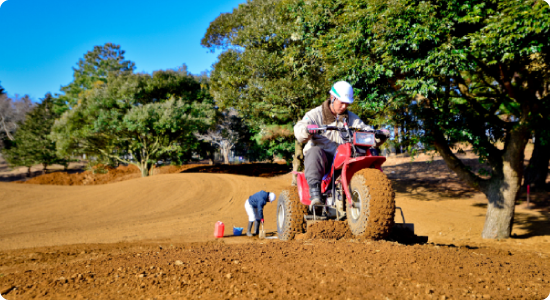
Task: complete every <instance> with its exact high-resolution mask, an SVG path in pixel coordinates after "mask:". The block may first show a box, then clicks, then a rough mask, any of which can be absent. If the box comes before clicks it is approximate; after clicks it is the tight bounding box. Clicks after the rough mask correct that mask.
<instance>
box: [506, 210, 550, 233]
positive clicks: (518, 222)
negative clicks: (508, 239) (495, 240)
mask: <svg viewBox="0 0 550 300" xmlns="http://www.w3.org/2000/svg"><path fill="white" fill-rule="evenodd" d="M540 213H541V216H533V215H528V214H525V213H518V212H516V213H515V214H514V226H515V227H516V228H520V229H522V230H525V231H527V233H525V234H521V235H514V236H513V237H512V238H515V239H527V238H530V237H534V236H550V212H548V211H541V212H540Z"/></svg>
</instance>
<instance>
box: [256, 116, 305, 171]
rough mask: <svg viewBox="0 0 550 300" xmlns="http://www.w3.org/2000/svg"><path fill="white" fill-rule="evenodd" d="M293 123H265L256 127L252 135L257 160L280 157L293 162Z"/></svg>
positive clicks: (288, 162)
mask: <svg viewBox="0 0 550 300" xmlns="http://www.w3.org/2000/svg"><path fill="white" fill-rule="evenodd" d="M292 127H293V126H292V123H289V124H284V125H263V126H261V127H259V128H254V129H253V130H252V133H255V134H254V135H253V136H252V140H253V141H254V143H253V145H252V147H253V148H252V149H253V150H254V153H256V155H255V157H254V158H255V159H256V160H272V159H273V158H274V157H279V158H282V159H284V160H286V162H287V164H290V163H291V162H292V156H293V155H294V143H295V142H294V140H295V138H294V134H293V131H292Z"/></svg>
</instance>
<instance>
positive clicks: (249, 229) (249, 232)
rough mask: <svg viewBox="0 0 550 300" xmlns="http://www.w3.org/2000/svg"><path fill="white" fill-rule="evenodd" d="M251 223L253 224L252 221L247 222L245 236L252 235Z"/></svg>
mask: <svg viewBox="0 0 550 300" xmlns="http://www.w3.org/2000/svg"><path fill="white" fill-rule="evenodd" d="M252 225H254V222H248V229H247V230H246V235H247V236H252Z"/></svg>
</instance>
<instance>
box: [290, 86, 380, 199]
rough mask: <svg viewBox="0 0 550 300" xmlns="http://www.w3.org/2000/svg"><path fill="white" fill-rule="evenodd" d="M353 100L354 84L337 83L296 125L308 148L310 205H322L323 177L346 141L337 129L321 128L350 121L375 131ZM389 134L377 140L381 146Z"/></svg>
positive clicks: (352, 124)
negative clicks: (355, 108)
mask: <svg viewBox="0 0 550 300" xmlns="http://www.w3.org/2000/svg"><path fill="white" fill-rule="evenodd" d="M352 103H353V87H352V86H351V85H350V84H349V83H347V82H345V81H338V82H336V83H335V84H334V85H333V86H332V88H331V90H330V97H329V99H328V100H326V101H325V102H323V104H322V105H321V106H318V107H316V108H314V109H312V110H310V111H309V112H307V113H306V115H305V116H304V118H303V119H302V120H300V121H299V122H298V123H297V124H296V125H295V126H294V135H295V136H296V139H297V140H298V141H299V142H300V143H306V142H307V145H306V146H305V147H304V156H305V159H304V165H305V171H304V173H305V177H306V180H307V183H308V186H309V194H310V199H311V204H310V208H311V207H312V206H314V205H318V204H321V180H322V179H323V176H324V175H325V174H326V173H327V171H328V170H330V166H331V164H332V161H333V159H334V155H335V152H336V148H337V147H338V145H340V144H342V143H344V141H343V140H342V137H341V136H340V134H339V132H337V131H325V132H323V133H321V132H319V129H318V127H319V126H323V125H332V126H340V127H341V126H343V125H344V124H343V122H344V120H347V122H348V126H350V127H357V128H362V129H365V130H373V129H372V127H370V126H368V125H366V124H365V123H363V121H361V119H359V117H358V116H357V115H356V114H354V113H352V112H350V111H348V110H347V108H348V106H349V105H350V104H352ZM383 133H384V134H385V137H383V138H382V139H380V138H379V139H377V140H376V144H377V145H381V144H382V143H383V142H384V141H385V140H386V139H387V138H388V136H389V132H388V131H387V130H385V131H383Z"/></svg>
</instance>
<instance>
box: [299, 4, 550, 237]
mask: <svg viewBox="0 0 550 300" xmlns="http://www.w3.org/2000/svg"><path fill="white" fill-rule="evenodd" d="M292 6H294V7H295V9H298V8H299V9H301V10H302V11H303V13H302V19H301V21H300V25H301V26H302V28H303V29H302V32H301V33H300V34H301V35H304V36H309V37H311V39H312V44H313V45H314V46H313V47H311V52H312V54H311V55H315V56H320V57H323V58H324V60H325V64H324V66H325V68H326V70H327V73H329V74H330V76H331V77H333V78H334V77H344V76H345V77H346V78H348V80H350V81H352V83H354V87H356V88H358V89H357V93H358V95H357V96H358V100H359V102H358V105H360V106H361V107H363V108H365V109H369V108H377V107H378V108H380V107H386V106H387V107H400V106H403V107H407V108H408V109H409V110H410V111H411V113H412V114H414V115H415V116H417V117H418V118H419V120H420V121H421V124H422V126H423V127H424V130H425V133H424V135H423V136H422V139H423V142H425V143H426V144H429V145H432V146H433V147H434V148H435V149H436V150H437V151H438V152H439V153H440V154H441V155H442V157H443V159H444V160H445V162H446V163H447V165H448V166H449V168H450V169H451V170H453V171H455V172H456V173H457V174H458V176H459V177H460V178H461V179H462V180H464V181H465V182H467V183H468V184H470V185H471V186H473V187H474V188H476V189H478V190H480V191H482V192H483V193H484V194H485V195H486V196H487V198H488V208H487V215H486V222H485V226H484V229H483V232H482V237H483V238H507V237H509V236H510V233H511V230H512V220H513V215H514V205H515V199H516V196H517V194H518V191H519V189H520V184H521V179H522V175H523V157H524V156H523V155H524V154H523V153H524V149H525V145H526V143H527V139H528V138H529V136H530V132H531V131H532V130H533V129H535V128H534V126H536V124H537V122H536V120H538V119H540V118H543V119H544V118H546V119H547V118H548V116H547V115H546V116H542V115H538V114H539V113H540V112H542V111H546V109H543V108H546V107H548V102H549V94H548V91H549V88H548V87H549V85H548V76H547V75H546V74H547V73H545V70H543V68H541V66H543V65H548V55H547V53H548V50H549V48H550V44H548V40H550V19H549V12H550V9H549V7H548V5H546V4H545V3H544V2H542V1H513V0H504V1H477V0H475V1H468V0H453V1H447V2H445V3H444V4H443V3H442V2H440V1H422V2H417V1H409V0H393V1H381V0H364V1H351V0H348V1H339V2H334V1H331V0H319V1H310V2H301V1H294V2H293V4H292ZM459 142H468V143H470V144H471V145H472V146H473V147H474V151H475V152H476V153H477V154H478V155H479V157H480V160H482V161H483V162H487V163H488V164H489V166H490V170H489V171H488V174H475V173H474V172H472V171H471V170H470V169H469V168H468V167H467V166H465V165H464V164H463V163H462V162H461V161H460V159H458V158H457V157H456V156H455V155H454V154H453V152H452V148H453V147H454V146H455V145H456V144H457V143H459ZM482 175H488V177H485V176H482Z"/></svg>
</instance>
